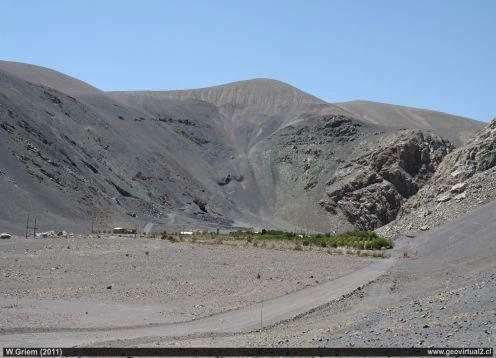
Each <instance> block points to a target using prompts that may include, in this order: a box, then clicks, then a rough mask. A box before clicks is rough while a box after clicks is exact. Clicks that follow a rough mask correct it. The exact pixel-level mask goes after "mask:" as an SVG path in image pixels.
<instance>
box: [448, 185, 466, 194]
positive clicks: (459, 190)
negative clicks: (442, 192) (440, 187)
mask: <svg viewBox="0 0 496 358" xmlns="http://www.w3.org/2000/svg"><path fill="white" fill-rule="evenodd" d="M466 188H467V184H466V183H458V184H455V185H453V186H452V187H451V189H450V192H452V193H462V192H463V191H465V189H466Z"/></svg>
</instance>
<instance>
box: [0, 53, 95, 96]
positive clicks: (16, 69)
mask: <svg viewBox="0 0 496 358" xmlns="http://www.w3.org/2000/svg"><path fill="white" fill-rule="evenodd" d="M0 71H2V72H5V73H7V74H8V75H11V76H15V77H18V78H20V79H22V80H24V81H27V82H31V83H35V84H37V85H42V86H45V87H50V88H53V89H56V90H58V91H60V92H64V93H66V94H70V95H79V94H86V93H101V91H100V90H99V89H98V88H96V87H93V86H91V85H89V84H88V83H86V82H83V81H80V80H78V79H75V78H73V77H70V76H67V75H65V74H63V73H61V72H58V71H55V70H52V69H49V68H46V67H41V66H36V65H30V64H27V63H22V62H12V61H1V60H0Z"/></svg>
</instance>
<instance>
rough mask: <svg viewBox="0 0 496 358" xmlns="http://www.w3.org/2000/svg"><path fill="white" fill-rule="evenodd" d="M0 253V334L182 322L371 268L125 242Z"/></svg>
mask: <svg viewBox="0 0 496 358" xmlns="http://www.w3.org/2000/svg"><path fill="white" fill-rule="evenodd" d="M0 250H1V254H0V257H1V260H0V267H1V274H0V312H1V315H0V327H1V331H0V332H2V331H3V332H4V333H7V332H9V333H12V332H29V331H36V330H43V329H48V330H50V329H62V328H74V329H82V328H110V327H124V326H140V325H148V324H159V323H169V322H179V321H189V320H192V319H197V318H199V317H204V316H208V315H211V314H215V313H218V312H222V311H226V310H230V309H235V308H239V307H245V306H247V305H249V304H252V303H255V302H260V301H262V300H267V299H269V298H273V297H278V296H281V295H284V294H286V293H289V292H293V291H296V290H299V289H302V288H305V287H309V286H314V285H317V284H319V283H322V282H326V281H330V280H333V279H335V278H337V277H340V276H342V275H345V274H347V273H350V272H353V271H355V270H358V269H359V268H362V267H364V266H366V265H367V264H368V263H370V262H371V261H373V260H371V259H368V258H358V257H353V256H352V257H348V256H336V255H329V254H327V253H325V252H308V251H303V252H300V251H298V252H297V251H279V250H271V249H262V248H243V247H230V246H227V245H208V244H191V243H180V242H179V243H171V242H168V241H165V240H156V239H143V238H141V239H135V238H127V237H104V238H97V237H69V238H48V239H36V240H34V239H28V240H26V239H24V238H14V239H11V240H5V241H1V242H0ZM258 275H260V278H257V277H258Z"/></svg>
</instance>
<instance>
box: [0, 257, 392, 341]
mask: <svg viewBox="0 0 496 358" xmlns="http://www.w3.org/2000/svg"><path fill="white" fill-rule="evenodd" d="M393 263H394V259H384V260H378V261H376V262H374V263H372V264H371V265H369V266H367V267H365V268H362V269H360V270H357V271H355V272H353V273H350V274H347V275H344V276H342V277H340V278H337V279H335V280H332V281H329V282H327V283H323V284H320V285H318V286H314V287H310V288H305V289H302V290H300V291H296V292H293V293H290V294H287V295H284V296H280V297H277V298H273V299H270V300H267V301H265V302H263V305H262V304H254V305H251V306H248V307H246V308H242V309H238V310H233V311H228V312H224V313H221V314H217V315H213V316H210V317H205V318H202V319H199V320H195V321H189V322H183V323H176V324H167V325H153V326H147V327H128V328H119V329H110V330H102V329H87V330H77V329H65V330H60V331H50V332H32V333H20V334H15V333H14V334H9V333H7V334H5V335H3V336H0V346H3V347H6V346H76V345H77V346H84V345H95V344H98V345H104V344H105V342H107V343H108V342H110V341H117V340H121V341H122V340H131V339H137V338H144V337H176V336H190V335H205V334H212V333H213V334H222V333H236V332H249V331H254V330H257V329H259V328H260V327H261V325H263V326H264V327H266V326H269V325H273V324H275V323H277V322H281V321H284V320H287V319H290V318H293V317H295V316H298V315H300V314H302V313H305V312H308V311H310V310H312V309H314V308H316V307H319V306H321V305H324V304H326V303H328V302H330V301H332V300H336V299H339V298H340V297H341V296H343V295H345V294H348V293H350V292H352V291H354V290H355V289H356V288H358V287H361V286H363V285H365V284H367V283H368V282H370V281H373V280H375V279H376V278H377V277H379V276H380V275H382V274H383V273H384V272H386V271H387V270H388V269H389V268H390V267H391V266H392V265H393ZM262 306H263V309H262ZM116 314H118V313H116Z"/></svg>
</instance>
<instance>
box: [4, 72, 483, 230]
mask: <svg viewBox="0 0 496 358" xmlns="http://www.w3.org/2000/svg"><path fill="white" fill-rule="evenodd" d="M367 108H369V110H367ZM401 108H402V109H401V111H400V112H398V107H396V106H389V105H383V104H374V103H360V106H359V108H358V107H357V106H354V105H353V103H351V104H350V103H348V104H340V105H333V104H328V103H325V102H324V101H322V100H319V99H317V98H315V97H313V96H311V95H309V94H306V93H304V92H301V91H299V90H298V89H296V88H294V87H292V86H289V85H286V84H284V83H282V82H278V81H272V80H265V79H257V80H252V81H243V82H236V83H232V84H227V85H222V86H216V87H211V88H205V89H198V90H187V91H169V92H111V93H105V92H102V91H100V90H98V89H96V88H94V87H92V86H90V85H88V84H85V83H84V82H81V81H78V80H76V79H73V78H70V77H68V76H65V75H63V74H61V73H58V72H55V71H52V70H48V69H44V68H41V67H37V66H32V65H25V64H19V63H10V62H0V127H1V128H0V146H1V147H2V148H1V149H2V153H4V155H3V156H2V157H1V158H0V181H1V183H2V185H3V188H5V190H2V193H1V194H0V199H1V200H2V202H7V203H15V205H10V206H3V209H1V210H2V215H1V216H0V226H1V227H3V228H4V229H3V230H11V231H15V232H22V231H23V227H24V226H25V222H26V218H27V216H28V215H31V216H37V218H38V222H39V225H40V228H41V230H45V229H62V228H65V229H68V230H76V231H88V230H89V229H90V227H91V223H92V222H93V224H94V226H95V228H96V229H100V230H102V229H108V228H109V227H111V226H113V225H125V226H136V227H143V226H144V224H145V223H147V222H154V223H156V224H157V226H156V228H157V229H161V230H162V229H164V230H178V229H181V228H218V227H219V228H233V227H234V228H235V227H255V228H263V227H278V228H285V229H291V230H293V229H299V230H317V231H343V230H348V229H351V228H353V227H358V228H360V227H367V228H369V227H370V228H374V227H377V226H380V225H382V224H384V223H386V222H388V221H390V220H392V219H394V217H395V215H396V213H397V212H398V210H399V208H400V207H401V205H402V203H403V201H404V200H406V199H407V198H408V197H409V196H411V195H413V194H414V192H409V193H408V194H405V193H404V192H403V193H402V186H403V184H404V183H403V182H402V181H404V180H407V181H408V182H412V183H414V184H412V185H411V186H410V190H414V191H415V192H416V190H418V189H420V188H421V186H422V185H423V184H424V183H425V182H426V180H427V179H428V178H427V177H428V176H430V175H431V174H432V172H433V170H435V167H436V166H437V164H438V163H439V161H440V160H441V159H442V157H443V156H444V155H445V154H447V153H448V152H449V151H451V150H452V147H451V144H450V142H451V143H453V144H454V145H458V144H459V143H461V142H462V141H464V140H465V139H466V138H467V137H468V136H470V135H475V133H477V131H479V130H480V129H481V128H482V127H483V124H482V123H479V122H476V121H471V120H468V119H463V118H460V117H455V116H450V115H445V114H439V113H437V112H431V111H426V110H420V109H408V108H406V109H405V108H403V107H401ZM400 128H405V129H407V130H410V132H408V131H404V130H400ZM411 130H413V132H412V131H411ZM417 130H422V131H423V132H424V133H423V134H415V133H416V131H417ZM407 133H409V134H407ZM405 136H407V137H409V138H417V139H411V140H413V141H416V142H415V143H416V144H415V145H416V146H415V145H413V147H415V148H413V147H412V148H410V147H409V148H410V149H409V150H408V151H407V156H408V158H407V161H408V165H407V166H406V167H404V168H403V167H402V163H403V162H401V160H400V161H398V162H395V161H394V160H393V161H392V162H390V163H387V165H390V166H393V167H394V168H396V167H397V166H399V167H400V168H403V169H402V170H403V171H404V172H405V173H406V174H405V173H403V174H401V175H400V176H399V177H398V180H400V182H396V183H395V182H394V180H392V179H391V175H390V174H391V173H393V172H394V173H396V171H395V170H396V169H394V170H393V169H391V170H389V169H385V170H382V169H377V173H378V177H377V178H376V183H375V184H377V185H379V186H381V187H388V188H389V189H388V190H391V195H392V196H393V197H396V198H397V200H396V201H397V203H396V204H395V205H394V208H392V209H391V208H389V209H387V210H388V211H389V214H388V215H386V216H385V217H381V218H377V219H374V218H372V219H371V220H368V221H367V223H366V224H363V223H362V222H361V221H359V220H355V219H353V215H355V214H353V212H354V211H356V210H358V211H357V212H358V213H360V212H363V209H361V208H362V207H363V205H366V203H365V202H363V200H362V199H361V198H362V195H361V194H362V192H363V190H369V189H372V188H373V187H369V184H370V183H369V184H367V183H365V184H363V185H362V184H361V186H360V188H358V187H357V188H354V189H353V190H349V185H350V181H349V180H348V179H347V177H348V174H349V172H350V170H351V169H353V170H358V171H360V170H365V168H366V167H367V165H369V164H370V163H368V159H367V158H369V157H368V156H374V155H375V156H378V155H379V156H380V153H382V152H384V153H386V152H387V151H388V150H390V149H388V148H386V147H384V145H381V144H383V143H385V142H387V143H389V142H391V143H400V144H399V147H398V148H400V147H402V146H403V144H402V143H403V142H404V141H406V142H408V143H409V141H410V139H405V138H406V137H405ZM411 136H413V137H411ZM418 136H420V137H418ZM438 137H439V138H438ZM418 138H421V139H420V140H419V139H418ZM443 138H444V139H443ZM446 139H447V140H446ZM402 141H403V142H402ZM436 143H441V144H436ZM439 145H441V146H442V147H443V148H444V149H440V147H439ZM438 149H439V150H438ZM426 150H427V151H428V152H429V153H427V152H426ZM374 153H376V154H374ZM395 153H396V152H395ZM397 153H404V151H401V150H398V151H397ZM422 153H424V154H422ZM383 155H385V154H383ZM423 164H425V166H426V168H427V169H426V170H427V172H425V173H424V172H422V173H420V172H419V173H420V174H421V176H419V175H418V173H414V172H411V173H408V170H410V169H412V168H416V169H418V170H420V169H421V167H422V165H423ZM350 168H351V169H350ZM405 168H406V169H405ZM381 170H382V171H381ZM386 172H388V173H389V177H388V174H386ZM378 180H380V182H382V184H378V183H379V181H378ZM351 182H353V180H351ZM375 184H374V185H375ZM377 185H376V186H377ZM329 186H332V190H330V189H331V188H330V187H329ZM341 186H342V188H341ZM343 188H344V191H343V190H342V189H343ZM346 188H348V189H346ZM412 188H413V189H412ZM336 190H338V191H340V190H341V191H343V193H344V192H346V193H348V194H346V195H343V197H342V198H341V199H338V200H337V202H335V204H336V205H334V208H333V209H331V208H330V206H329V205H327V204H326V201H327V200H328V199H329V193H330V192H332V191H336ZM350 195H351V196H352V199H353V200H350ZM398 195H399V196H398ZM340 201H341V202H340ZM347 202H351V204H347ZM331 204H332V203H331ZM362 204H363V205H362ZM350 205H351V206H350ZM353 208H358V209H356V210H355V209H353ZM350 213H351V214H350Z"/></svg>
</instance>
